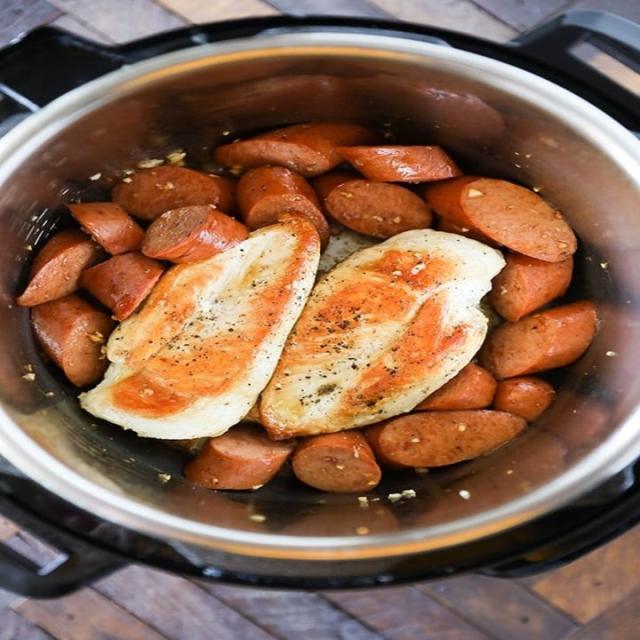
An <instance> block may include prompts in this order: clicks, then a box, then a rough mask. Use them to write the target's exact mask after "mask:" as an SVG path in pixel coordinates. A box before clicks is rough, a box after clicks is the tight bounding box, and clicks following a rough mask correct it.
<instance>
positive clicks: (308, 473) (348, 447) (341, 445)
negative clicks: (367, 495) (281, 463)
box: [291, 431, 382, 493]
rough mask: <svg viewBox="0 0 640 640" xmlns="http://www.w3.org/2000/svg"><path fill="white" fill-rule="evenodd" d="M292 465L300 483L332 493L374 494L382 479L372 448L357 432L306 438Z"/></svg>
mask: <svg viewBox="0 0 640 640" xmlns="http://www.w3.org/2000/svg"><path fill="white" fill-rule="evenodd" d="M291 466H292V467H293V472H294V473H295V475H296V477H297V478H298V480H300V481H302V482H304V483H305V484H308V485H309V486H310V487H315V488H316V489H320V491H330V492H332V493H358V492H361V493H362V492H367V491H371V490H372V489H373V488H374V487H375V486H376V485H377V484H378V482H380V478H381V477H382V472H381V471H380V467H379V466H378V463H377V462H376V459H375V458H374V456H373V451H371V447H370V446H369V444H368V443H367V440H366V438H365V437H364V436H363V435H362V434H361V433H360V432H358V431H343V432H341V433H326V434H323V435H318V436H312V437H310V438H305V439H304V440H302V441H301V442H300V444H299V445H298V446H297V447H296V450H295V452H294V454H293V458H292V460H291Z"/></svg>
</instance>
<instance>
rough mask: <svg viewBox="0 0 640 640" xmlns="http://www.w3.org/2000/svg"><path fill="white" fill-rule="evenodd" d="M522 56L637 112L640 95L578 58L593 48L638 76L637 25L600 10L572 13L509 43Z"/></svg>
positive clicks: (639, 33)
mask: <svg viewBox="0 0 640 640" xmlns="http://www.w3.org/2000/svg"><path fill="white" fill-rule="evenodd" d="M511 45H512V46H514V47H515V48H517V50H518V51H519V52H520V53H522V54H524V55H525V56H527V57H529V58H531V59H533V60H536V61H538V62H542V63H544V64H545V65H547V66H549V67H551V68H552V69H557V70H560V71H562V72H563V73H565V74H567V75H569V76H571V77H572V78H575V79H578V80H580V81H581V82H582V83H583V84H584V85H586V86H587V87H589V86H591V87H598V89H599V90H600V92H601V93H604V94H605V95H607V96H608V97H609V98H610V99H611V100H612V101H613V102H616V103H619V104H622V105H625V106H626V107H627V109H628V111H630V112H631V113H633V114H635V116H636V117H637V114H638V113H640V96H638V95H636V94H635V93H634V92H633V91H631V90H629V89H628V88H626V87H625V86H623V85H621V84H619V83H618V82H616V81H615V80H613V79H612V78H610V77H609V76H607V75H606V74H605V73H604V72H602V71H599V70H597V69H596V68H594V67H592V66H591V65H590V64H588V63H587V62H585V61H584V60H582V59H581V57H580V55H579V54H580V49H584V48H585V47H595V49H599V50H600V51H602V52H603V53H605V54H607V55H608V56H610V57H612V58H614V59H615V60H617V61H618V62H620V63H621V64H622V65H624V66H625V67H628V68H629V69H631V70H632V71H633V72H635V73H640V24H637V23H635V22H632V21H631V20H627V19H626V18H622V17H620V16H616V15H613V14H611V13H605V12H602V11H571V12H568V13H566V14H564V15H561V16H559V17H557V18H555V19H554V20H552V21H550V22H548V23H546V24H543V25H542V26H540V27H537V28H536V29H533V30H532V31H529V32H528V33H524V34H522V35H521V36H518V37H517V38H515V39H514V40H512V41H511Z"/></svg>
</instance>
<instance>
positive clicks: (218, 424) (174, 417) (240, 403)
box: [80, 218, 320, 439]
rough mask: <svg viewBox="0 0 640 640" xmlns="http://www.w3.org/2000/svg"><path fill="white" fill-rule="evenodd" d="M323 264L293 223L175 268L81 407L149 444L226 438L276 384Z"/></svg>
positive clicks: (120, 334)
mask: <svg viewBox="0 0 640 640" xmlns="http://www.w3.org/2000/svg"><path fill="white" fill-rule="evenodd" d="M319 257H320V242H319V239H318V234H317V233H316V231H315V229H314V227H313V225H312V224H311V223H310V222H308V221H307V220H304V219H302V218H291V219H289V220H287V221H286V222H283V223H280V224H276V225H273V226H270V227H265V228H263V229H260V230H259V231H255V232H254V233H252V234H251V236H250V237H249V238H248V239H247V240H245V241H244V242H242V243H240V244H238V245H236V246H235V247H233V248H231V249H229V250H227V251H225V252H224V253H221V254H218V255H216V256H214V257H212V258H209V259H207V260H203V261H200V262H194V263H185V264H181V265H177V266H175V267H173V268H172V269H170V270H169V271H168V272H167V274H166V275H165V276H164V277H163V278H162V279H161V280H160V282H159V283H158V285H157V286H156V288H155V289H154V290H153V292H152V293H151V295H150V296H149V298H148V299H147V302H146V303H145V305H144V307H143V308H142V310H141V311H140V312H139V313H137V314H135V315H133V316H131V317H130V318H129V319H127V320H125V321H124V322H123V323H121V324H120V326H119V327H118V328H117V329H116V330H115V331H114V332H113V333H112V334H111V337H110V339H109V342H108V344H107V357H108V358H109V360H110V361H111V363H112V364H111V365H110V366H109V369H108V370H107V372H106V374H105V378H104V380H103V381H102V382H101V383H100V384H99V385H98V386H97V387H96V388H95V389H92V390H91V391H89V392H87V393H84V394H82V395H81V396H80V402H81V405H82V407H83V408H84V409H86V410H87V411H88V412H89V413H92V414H93V415H95V416H98V417H100V418H104V419H105V420H109V421H110V422H113V423H115V424H118V425H120V426H122V427H125V428H127V429H133V430H134V431H136V432H137V433H138V434H139V435H142V436H147V437H151V438H169V439H187V438H199V437H204V436H218V435H220V434H222V433H224V432H225V431H226V430H227V429H228V428H229V427H231V426H233V425H234V424H236V423H237V422H238V421H240V420H241V419H242V418H243V416H244V415H245V414H246V413H247V412H248V411H249V409H251V407H252V406H253V404H254V403H255V402H256V400H257V398H258V395H259V393H260V392H261V391H262V389H263V388H264V387H265V385H266V384H267V382H268V381H269V378H270V377H271V375H272V374H273V371H274V369H275V366H276V363H277V361H278V358H279V356H280V353H281V351H282V348H283V346H284V343H285V340H286V338H287V335H288V334H289V332H290V330H291V328H292V327H293V325H294V323H295V322H296V320H297V319H298V316H299V315H300V312H301V310H302V308H303V306H304V303H305V302H306V300H307V297H308V295H309V292H310V291H311V288H312V286H313V282H314V279H315V275H316V271H317V268H318V261H319Z"/></svg>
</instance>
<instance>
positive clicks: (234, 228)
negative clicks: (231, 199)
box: [142, 205, 249, 263]
mask: <svg viewBox="0 0 640 640" xmlns="http://www.w3.org/2000/svg"><path fill="white" fill-rule="evenodd" d="M248 236H249V229H247V227H245V226H244V225H243V224H242V223H240V222H238V221H237V220H234V219H233V218H231V217H230V216H228V215H226V214H224V213H222V212H221V211H218V210H217V209H216V208H214V207H212V206H211V205H200V206H193V207H182V208H180V209H172V210H171V211H166V212H165V213H163V214H162V215H161V216H160V217H159V218H156V219H155V220H154V221H153V222H152V223H151V225H150V226H149V228H148V229H147V233H146V234H145V237H144V242H143V243H142V253H144V255H146V256H148V257H150V258H157V259H158V260H170V261H171V262H176V263H180V262H196V261H198V260H205V259H206V258H210V257H211V256H214V255H215V254H216V253H220V252H222V251H225V250H226V249H230V248H231V247H233V246H235V245H236V244H238V243H239V242H242V241H243V240H245V239H246V238H247V237H248Z"/></svg>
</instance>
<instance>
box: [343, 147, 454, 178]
mask: <svg viewBox="0 0 640 640" xmlns="http://www.w3.org/2000/svg"><path fill="white" fill-rule="evenodd" d="M338 153H339V154H340V155H341V156H342V157H343V158H344V159H345V160H346V161H347V162H349V164H351V165H353V166H354V167H355V168H356V169H357V170H358V171H359V172H360V173H361V174H362V175H363V176H365V177H366V178H368V179H369V180H375V181H376V182H433V181H435V180H446V179H448V178H456V177H458V176H461V175H462V171H460V169H459V168H458V165H456V163H455V162H454V161H453V160H452V159H451V158H450V157H449V155H448V154H447V153H446V151H444V150H443V149H442V147H438V146H425V145H415V146H402V145H383V146H378V147H338Z"/></svg>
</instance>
